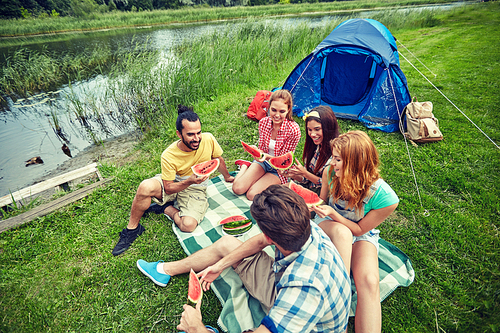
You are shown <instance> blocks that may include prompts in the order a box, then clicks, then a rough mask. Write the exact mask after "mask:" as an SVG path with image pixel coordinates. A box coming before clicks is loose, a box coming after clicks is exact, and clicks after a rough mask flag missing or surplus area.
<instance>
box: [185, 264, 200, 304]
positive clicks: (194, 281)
mask: <svg viewBox="0 0 500 333" xmlns="http://www.w3.org/2000/svg"><path fill="white" fill-rule="evenodd" d="M202 298H203V288H202V287H201V283H200V280H199V279H198V276H197V275H196V273H195V272H194V271H193V269H192V268H191V271H190V272H189V289H188V302H187V304H188V305H191V306H193V307H195V306H196V304H197V303H198V302H199V301H200V300H201V299H202Z"/></svg>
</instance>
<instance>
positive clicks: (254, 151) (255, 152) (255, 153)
mask: <svg viewBox="0 0 500 333" xmlns="http://www.w3.org/2000/svg"><path fill="white" fill-rule="evenodd" d="M241 145H242V146H243V148H244V149H245V150H246V152H247V153H249V154H250V155H252V156H253V158H255V159H256V160H260V159H262V157H264V153H263V152H262V151H261V150H260V149H258V148H254V147H252V146H250V145H249V144H246V143H245V142H243V141H241Z"/></svg>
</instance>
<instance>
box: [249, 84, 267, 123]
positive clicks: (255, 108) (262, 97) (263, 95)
mask: <svg viewBox="0 0 500 333" xmlns="http://www.w3.org/2000/svg"><path fill="white" fill-rule="evenodd" d="M269 98H271V92H270V91H268V90H259V91H257V94H256V95H255V97H254V99H253V100H252V102H251V103H250V106H249V107H248V111H247V117H248V118H250V119H252V120H257V121H259V120H261V119H262V118H264V117H265V116H266V115H267V108H268V107H269Z"/></svg>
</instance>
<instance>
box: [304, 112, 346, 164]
mask: <svg viewBox="0 0 500 333" xmlns="http://www.w3.org/2000/svg"><path fill="white" fill-rule="evenodd" d="M314 111H317V112H318V114H319V118H318V117H316V116H314V115H311V113H312V112H314ZM311 120H316V121H317V122H318V123H320V124H321V130H322V131H323V141H322V142H321V148H320V151H319V157H318V161H317V162H316V166H315V167H314V170H310V169H309V163H310V162H311V160H312V158H313V156H314V152H315V151H316V145H315V144H314V142H313V140H312V139H311V137H310V136H309V135H306V143H305V144H304V152H303V153H302V163H303V164H304V166H305V167H306V169H307V171H309V172H312V173H314V174H316V173H317V172H318V171H319V170H320V169H321V168H322V167H323V165H325V163H326V161H328V159H329V158H330V156H332V147H331V145H330V142H331V141H332V140H333V139H335V138H336V137H338V136H339V132H340V129H339V124H338V123H337V117H335V113H333V111H332V109H331V108H330V107H329V106H326V105H320V106H317V107H315V108H313V109H312V110H311V111H309V116H307V118H306V133H307V124H308V123H309V122H310V121H311Z"/></svg>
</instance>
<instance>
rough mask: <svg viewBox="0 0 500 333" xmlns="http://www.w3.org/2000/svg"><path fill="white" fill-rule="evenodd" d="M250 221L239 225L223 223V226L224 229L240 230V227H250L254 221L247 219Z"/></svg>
mask: <svg viewBox="0 0 500 333" xmlns="http://www.w3.org/2000/svg"><path fill="white" fill-rule="evenodd" d="M246 221H248V222H247V223H245V224H241V225H238V226H227V224H225V225H223V226H222V230H238V229H244V228H246V227H248V226H249V225H251V224H252V221H251V220H246Z"/></svg>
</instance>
